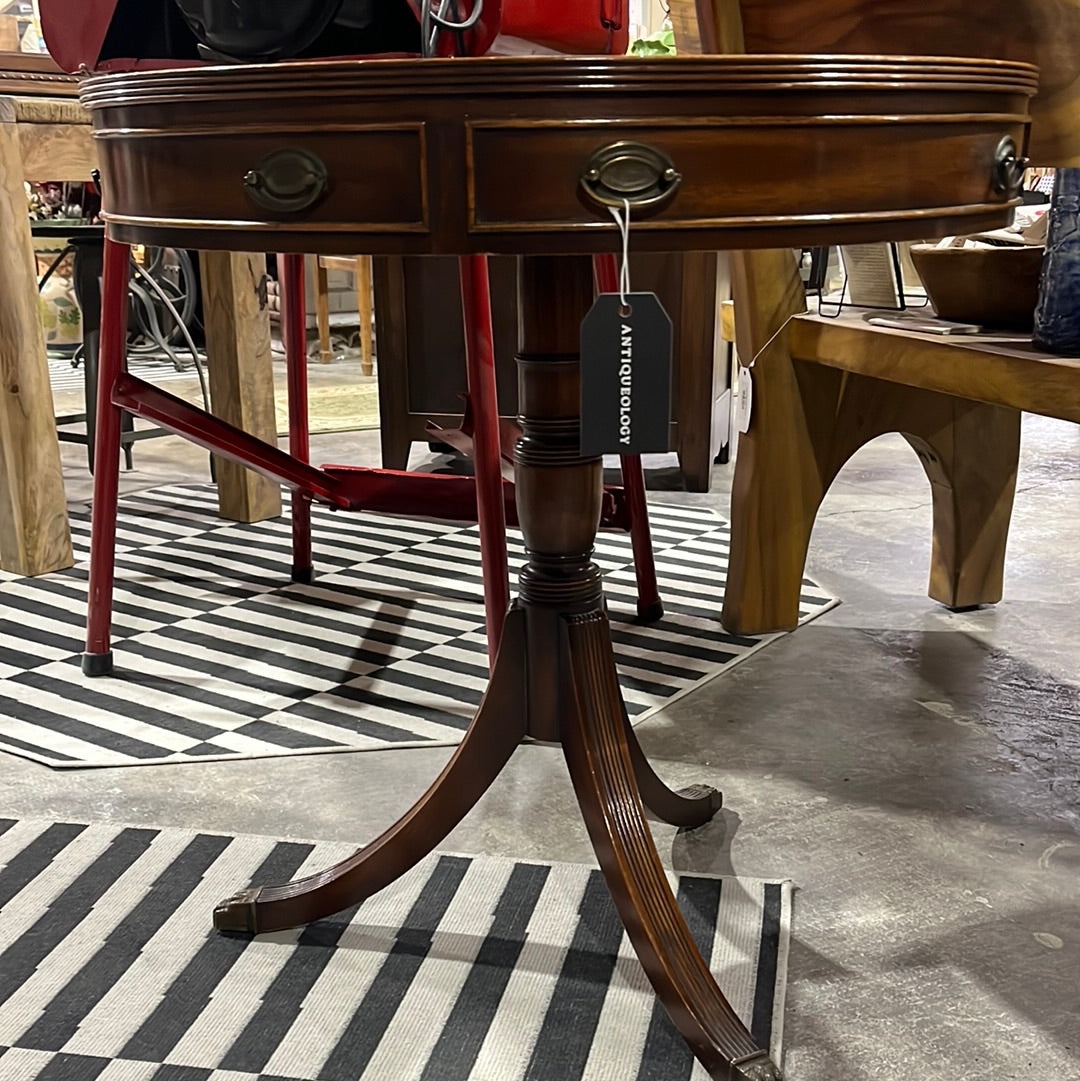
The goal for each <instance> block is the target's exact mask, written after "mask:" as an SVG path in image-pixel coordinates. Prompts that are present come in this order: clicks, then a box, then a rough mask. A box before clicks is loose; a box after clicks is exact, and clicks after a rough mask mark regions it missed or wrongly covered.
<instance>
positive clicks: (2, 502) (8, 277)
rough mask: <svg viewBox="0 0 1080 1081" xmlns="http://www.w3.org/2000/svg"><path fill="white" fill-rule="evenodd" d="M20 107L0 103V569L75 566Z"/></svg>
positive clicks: (29, 571)
mask: <svg viewBox="0 0 1080 1081" xmlns="http://www.w3.org/2000/svg"><path fill="white" fill-rule="evenodd" d="M15 121H16V117H15V108H14V104H13V103H12V102H10V101H8V100H6V99H0V567H2V568H3V569H4V570H6V571H11V572H13V573H15V574H45V573H46V572H48V571H54V570H60V569H61V568H63V567H70V566H71V564H72V562H73V558H72V552H71V535H70V533H69V531H68V521H67V505H66V503H65V500H64V482H63V476H62V474H61V470H60V444H59V443H58V442H57V438H56V420H55V417H54V414H53V404H52V390H51V388H50V386H49V369H48V364H47V362H46V359H45V336H44V333H43V331H42V328H41V316H40V312H39V308H38V296H37V287H36V286H37V282H36V274H35V272H34V252H33V244H32V242H31V238H30V223H29V218H28V215H27V209H26V197H25V195H24V190H23V164H22V153H21V150H20V147H19V137H18V130H17V126H16V122H15Z"/></svg>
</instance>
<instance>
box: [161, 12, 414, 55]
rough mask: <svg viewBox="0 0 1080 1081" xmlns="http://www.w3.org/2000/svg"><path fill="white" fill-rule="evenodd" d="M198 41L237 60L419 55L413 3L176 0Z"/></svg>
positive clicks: (218, 52)
mask: <svg viewBox="0 0 1080 1081" xmlns="http://www.w3.org/2000/svg"><path fill="white" fill-rule="evenodd" d="M175 3H176V5H177V7H178V8H179V9H180V14H181V15H182V16H183V19H184V21H185V23H186V24H187V25H188V27H189V28H190V30H191V32H192V34H193V35H194V36H195V38H196V39H197V40H198V41H199V42H200V43H201V44H202V45H203V46H204V47H205V48H206V49H209V50H211V51H212V52H214V53H216V54H218V55H220V56H224V57H229V58H233V59H236V60H281V59H286V58H289V57H299V56H306V57H317V56H343V55H344V56H349V55H364V54H371V53H380V52H413V51H415V50H416V49H417V48H418V43H419V28H418V25H417V21H416V18H415V16H414V15H413V14H412V12H411V11H410V9H409V6H408V3H407V0H175Z"/></svg>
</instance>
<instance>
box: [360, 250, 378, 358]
mask: <svg viewBox="0 0 1080 1081" xmlns="http://www.w3.org/2000/svg"><path fill="white" fill-rule="evenodd" d="M372 303H373V302H372V293H371V256H370V255H361V256H358V257H357V260H356V310H357V311H358V312H359V313H360V370H361V372H363V374H364V375H373V374H374V373H375V351H374V348H373V344H372V340H371V338H372V330H371V309H372Z"/></svg>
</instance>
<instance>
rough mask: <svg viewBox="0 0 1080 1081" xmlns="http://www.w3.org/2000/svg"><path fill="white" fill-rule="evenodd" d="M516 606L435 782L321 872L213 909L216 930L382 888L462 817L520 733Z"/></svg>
mask: <svg viewBox="0 0 1080 1081" xmlns="http://www.w3.org/2000/svg"><path fill="white" fill-rule="evenodd" d="M524 686H525V624H524V613H523V612H521V611H520V610H516V609H515V610H513V611H511V612H510V613H509V615H508V616H507V619H506V623H505V628H504V631H503V639H502V644H501V646H500V648H499V655H498V659H497V660H496V663H495V670H494V672H493V673H492V676H491V683H490V684H489V686H488V691H487V694H486V695H485V696H484V700H483V702H481V704H480V709H479V710H478V711H477V714H476V716H475V717H474V718H473V722H472V724H471V725H470V726H469V729H468V731H467V732H466V733H465V738H464V739H463V740H462V742H461V744H460V746H459V747H458V749H457V750H456V751H455V752H454V755H453V757H452V758H451V759H450V761H449V762H448V763H447V764H446V766H445V768H444V769H443V771H442V773H440V774H439V776H438V777H437V778H436V780H435V783H434V784H433V785H432V786H431V787H430V788H429V789H428V790H427V792H425V793H424V795H423V796H422V797H421V798H420V800H419V801H418V802H417V803H416V804H414V805H413V807H412V808H411V809H410V810H409V811H408V812H407V813H406V814H405V815H404V816H403V817H402V818H400V819H399V820H398V821H397V822H396V823H394V825H393V826H391V827H390V828H389V829H388V830H386V832H385V833H383V834H382V835H381V836H380V837H378V838H376V840H374V841H372V842H371V844H370V845H368V846H367V847H365V848H362V849H360V850H359V851H358V852H356V853H354V854H353V855H352V856H350V857H349V858H348V859H345V860H343V861H342V862H341V863H339V864H337V865H335V866H334V867H328V868H327V869H326V870H325V871H320V872H319V873H318V874H314V875H310V876H308V877H307V878H303V879H299V880H298V881H296V882H289V883H287V884H286V885H283V886H256V887H255V888H254V889H250V890H244V891H243V892H242V893H238V894H237V895H236V896H234V897H230V898H228V900H226V901H223V902H222V903H221V904H220V905H218V907H217V908H216V909H215V911H214V926H215V927H217V929H218V930H219V931H246V932H249V933H251V934H262V933H264V932H267V931H280V930H282V929H283V928H286V927H296V926H297V925H298V924H302V923H310V922H312V921H313V920H319V919H323V918H324V917H326V916H330V915H332V914H333V913H335V912H340V911H341V910H342V909H343V908H348V907H349V906H350V905H355V904H357V903H358V902H360V901H362V900H364V898H365V897H370V896H371V895H372V894H374V893H378V892H379V890H381V889H384V888H385V887H386V886H388V885H389V884H390V883H391V882H393V881H394V880H395V879H396V878H398V877H399V876H400V875H403V874H404V873H405V872H406V871H408V870H409V869H410V868H411V867H413V866H415V865H416V864H417V863H418V862H419V861H420V860H421V859H423V858H424V856H426V855H427V854H428V853H429V852H431V851H432V849H434V848H435V846H436V845H437V844H439V842H440V841H442V840H443V838H445V837H446V835H447V834H448V833H449V832H450V831H451V830H452V829H453V828H454V827H455V826H456V825H457V824H458V823H459V822H460V821H461V820H462V819H463V818H464V817H465V815H466V814H468V812H469V811H470V810H471V809H472V807H473V805H474V804H475V803H476V801H477V800H478V799H479V798H480V797H481V796H482V795H483V794H484V792H485V791H487V789H488V787H489V785H490V784H491V782H492V781H493V780H494V779H495V778H496V777H497V776H498V775H499V772H500V771H501V770H502V768H503V766H505V765H506V763H507V761H508V760H509V758H510V755H511V754H513V753H514V748H516V747H517V745H518V744H519V743H520V742H521V738H522V736H523V735H524V733H525V716H526V711H525V702H524Z"/></svg>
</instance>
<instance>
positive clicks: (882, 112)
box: [82, 56, 1036, 1081]
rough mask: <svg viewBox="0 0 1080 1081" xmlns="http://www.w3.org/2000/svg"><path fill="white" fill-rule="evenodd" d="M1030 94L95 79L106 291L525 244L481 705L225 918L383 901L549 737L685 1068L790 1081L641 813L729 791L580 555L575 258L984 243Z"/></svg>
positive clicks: (691, 810) (994, 223)
mask: <svg viewBox="0 0 1080 1081" xmlns="http://www.w3.org/2000/svg"><path fill="white" fill-rule="evenodd" d="M1035 84H1036V76H1035V71H1034V69H1033V68H1031V67H1028V66H1026V65H1022V64H1016V63H1003V62H990V61H976V60H959V59H929V60H928V59H918V60H913V59H905V58H882V57H868V58H860V57H842V58H841V57H796V56H789V57H785V56H773V57H754V56H731V57H679V58H675V59H670V58H665V59H660V60H639V59H634V58H615V59H612V58H604V59H578V58H553V59H549V58H542V59H540V58H530V59H491V58H481V59H470V60H447V61H443V60H425V61H419V60H367V61H351V62H317V63H290V64H282V65H276V66H269V65H267V66H253V67H229V68H202V69H186V70H176V71H163V72H152V73H137V74H130V75H121V76H107V77H100V78H95V79H91V80H89V81H88V82H87V83H85V84H84V86H83V89H82V98H83V101H84V103H85V104H86V105H87V106H88V107H89V108H90V110H91V112H92V114H93V119H94V126H95V136H96V138H97V140H98V141H99V148H100V153H101V160H102V164H103V171H104V176H105V207H104V209H105V214H106V220H107V224H108V233H109V237H110V250H109V253H107V257H106V269H105V277H106V280H105V292H106V294H107V295H108V294H109V293H110V290H113V291H115V290H116V289H117V288H118V283H119V282H120V281H121V278H126V268H127V248H126V245H128V244H134V243H144V244H171V245H183V246H187V247H191V248H230V247H235V248H238V249H242V250H245V251H246V250H265V251H276V252H306V253H346V254H351V253H355V252H357V251H363V252H365V253H372V254H402V253H411V254H436V253H452V254H457V255H467V254H477V255H479V254H483V253H490V252H506V253H513V254H517V255H520V256H521V258H520V260H519V283H520V296H521V298H522V301H521V312H520V352H519V356H518V362H519V380H520V411H521V418H520V422H521V426H522V431H523V434H522V437H521V439H520V440H519V442H518V444H517V448H516V453H515V475H516V490H517V504H518V517H519V520H520V524H521V528H522V532H523V534H524V538H525V544H526V547H527V550H528V555H529V560H528V563H527V565H526V566H525V569H524V570H523V572H522V574H521V577H520V582H519V592H518V597H517V600H516V601H515V602H514V604H513V606H512V608H511V611H510V613H509V615H508V617H507V620H506V624H505V629H504V632H503V636H502V640H501V645H500V648H499V652H498V659H497V661H496V664H495V667H494V670H493V674H492V677H491V683H490V686H489V689H488V693H487V695H486V697H485V699H484V701H483V704H482V705H481V707H480V709H479V712H478V713H477V714H476V717H475V718H474V720H473V722H472V724H471V726H470V727H469V729H468V731H467V733H466V734H465V737H464V739H463V741H462V743H461V745H460V746H459V747H458V749H457V751H456V752H455V754H454V755H453V757H452V758H451V759H450V761H449V763H448V765H447V766H446V768H445V769H444V770H443V772H442V773H441V774H440V776H439V777H438V778H437V779H436V781H435V782H434V784H433V785H432V787H431V788H430V789H429V790H428V791H427V793H426V794H425V795H424V796H423V797H422V799H421V800H420V801H419V802H418V803H417V804H416V805H415V806H414V807H413V809H412V810H410V811H409V812H408V813H407V814H406V815H405V816H404V817H403V818H402V819H401V820H400V821H399V822H398V823H396V824H395V825H394V826H392V827H391V828H390V829H389V830H387V831H386V832H385V833H384V834H383V835H382V836H381V837H379V838H377V839H376V840H374V841H373V842H372V843H371V844H369V845H367V846H366V847H365V848H363V849H361V850H360V851H358V852H357V853H356V854H355V855H354V856H352V857H351V858H350V859H347V860H345V861H344V862H342V863H340V864H338V865H337V866H335V867H332V868H329V869H327V870H326V871H323V872H322V873H320V874H317V875H314V876H311V877H310V878H307V879H304V880H302V881H299V882H292V883H289V884H286V885H271V886H262V887H259V888H256V889H253V890H247V891H244V892H243V893H240V894H238V895H237V896H235V897H232V898H230V899H228V900H227V901H225V902H223V903H222V904H221V905H220V906H219V908H218V909H217V911H216V913H215V922H216V924H217V926H218V927H219V928H222V929H227V930H232V931H246V932H251V933H257V932H262V931H271V930H274V929H278V928H283V927H287V926H293V925H296V924H298V923H304V922H307V921H310V920H315V919H318V918H321V917H324V916H326V915H329V914H331V913H333V912H336V911H339V910H340V909H343V908H345V907H347V906H349V905H352V904H355V903H357V902H358V901H360V900H362V899H363V898H365V897H368V896H370V895H371V894H373V893H375V892H376V891H378V890H380V889H382V888H383V887H384V886H386V885H387V884H389V883H390V882H392V881H393V880H394V879H395V878H397V877H398V876H399V875H401V874H402V873H404V872H405V871H406V870H408V869H409V868H410V867H411V866H412V865H413V864H415V863H416V861H417V860H419V859H420V858H422V857H423V856H424V855H425V854H427V853H428V852H429V851H431V850H432V849H433V848H434V847H435V846H436V845H438V844H439V843H440V842H441V841H442V839H443V838H444V837H445V836H446V835H447V834H448V833H449V832H450V830H451V829H452V828H453V827H454V826H455V825H456V824H457V823H458V822H459V821H460V820H461V818H462V817H463V816H464V815H465V814H466V813H467V812H468V810H469V808H470V807H472V806H473V804H474V803H475V802H476V801H477V799H478V798H479V797H480V796H481V794H482V793H483V792H484V791H485V789H486V788H487V787H488V786H489V784H490V783H491V782H492V780H493V779H494V778H495V777H496V776H497V775H498V773H499V772H500V771H501V769H502V767H503V766H504V765H505V763H506V761H507V760H508V758H509V756H510V755H511V754H512V753H513V751H514V749H515V748H516V747H517V746H518V745H519V744H520V742H521V741H522V739H523V738H524V737H526V736H530V737H533V738H536V739H539V740H545V741H551V742H556V743H559V744H561V746H562V747H563V750H564V753H565V757H566V762H567V766H568V768H569V773H570V777H571V780H572V782H573V785H574V788H575V791H576V793H577V797H578V801H579V803H580V805H581V809H582V813H583V815H584V818H585V822H586V825H587V827H588V830H589V834H590V836H591V838H592V841H593V844H594V847H595V849H596V853H597V857H598V859H599V862H600V865H601V867H602V869H603V872H604V875H605V877H606V880H607V882H608V884H609V886H610V888H611V892H612V895H613V897H614V900H615V903H616V906H617V908H618V910H619V913H620V915H621V916H622V919H623V921H624V923H625V924H626V928H627V931H628V933H629V935H630V938H631V940H632V942H633V944H634V947H635V949H636V950H637V953H638V956H639V957H640V959H641V962H642V964H643V966H644V968H645V970H646V972H647V973H648V975H649V978H650V979H651V981H652V983H653V985H654V987H655V988H656V991H657V994H658V995H659V996H660V998H661V999H662V1001H663V1002H664V1004H665V1006H666V1007H667V1009H668V1010H669V1012H670V1014H671V1016H672V1018H673V1020H674V1022H675V1024H676V1025H677V1026H678V1028H679V1030H680V1031H681V1032H682V1034H683V1036H684V1037H685V1038H686V1040H687V1041H688V1043H689V1044H690V1046H691V1047H692V1049H693V1051H694V1053H695V1054H696V1055H697V1057H698V1058H699V1059H700V1060H701V1062H702V1063H703V1064H704V1065H705V1067H706V1068H707V1069H708V1070H709V1071H710V1073H711V1075H712V1076H713V1077H714V1078H723V1079H727V1078H743V1079H753V1081H768V1079H775V1078H779V1070H778V1069H777V1068H776V1066H775V1065H774V1064H773V1063H772V1062H771V1061H770V1060H769V1058H768V1055H767V1053H766V1052H765V1051H763V1050H762V1049H761V1048H759V1047H757V1046H756V1044H755V1042H754V1040H753V1038H752V1037H751V1036H750V1034H749V1033H748V1032H747V1030H746V1029H745V1027H744V1026H743V1024H742V1023H741V1022H740V1021H739V1019H738V1018H737V1017H736V1016H735V1014H734V1013H733V1012H732V1010H731V1008H730V1006H729V1005H728V1003H727V1001H726V1000H725V998H724V996H723V994H722V993H721V991H720V990H719V988H718V987H717V985H716V983H715V982H714V980H713V978H712V976H711V974H710V973H709V970H708V967H707V965H706V964H705V962H704V961H703V959H702V957H701V955H700V954H699V952H698V950H697V948H696V946H695V945H694V942H693V939H692V938H691V935H690V932H689V930H688V928H687V925H686V923H685V921H684V920H683V917H682V915H681V914H680V912H679V909H678V906H677V905H676V902H675V899H674V897H673V895H672V893H671V890H670V888H669V886H668V883H667V880H666V878H665V875H664V871H663V867H662V864H661V862H660V858H659V856H658V854H657V851H656V848H655V845H654V843H653V840H652V837H651V835H650V833H649V829H648V826H647V824H646V821H645V809H646V807H647V808H649V809H650V810H651V811H652V812H653V813H655V814H657V815H658V816H659V817H661V818H663V819H665V820H666V821H668V822H672V823H676V824H678V825H681V826H688V827H693V826H697V825H701V824H703V823H704V822H706V821H708V820H709V819H710V818H711V817H712V816H713V815H714V814H715V813H716V811H717V809H718V808H719V806H720V796H719V793H717V792H716V791H715V790H713V789H709V788H695V789H691V790H684V791H682V792H673V791H671V790H670V789H669V788H667V786H666V785H665V784H664V783H663V782H662V781H661V780H660V778H659V777H658V776H657V775H656V774H655V773H654V772H653V771H652V769H651V767H650V766H649V764H648V762H647V761H646V759H645V756H644V754H643V753H642V751H641V749H640V747H639V746H638V743H637V740H636V738H635V736H634V734H633V731H632V729H631V727H630V724H629V722H628V719H627V714H626V710H625V708H624V706H623V701H622V697H621V693H620V689H619V683H618V677H617V674H616V671H615V665H614V659H613V654H612V647H611V637H610V631H609V626H608V620H607V616H606V614H605V611H604V607H603V594H602V588H601V577H600V572H599V570H598V568H597V566H596V564H595V563H593V562H592V559H591V555H592V548H593V542H594V538H595V533H596V528H597V523H598V520H599V516H600V500H601V460H600V458H598V457H583V456H582V455H581V454H580V451H579V404H578V388H579V356H578V354H579V331H580V326H581V322H582V318H583V316H584V315H585V313H586V312H587V311H588V309H589V307H590V306H591V304H592V302H593V296H594V294H593V278H592V266H591V261H590V258H589V257H590V256H591V255H593V254H595V253H602V252H613V251H615V250H616V249H617V246H618V233H617V230H616V228H615V225H614V223H613V221H612V219H611V215H610V214H609V212H608V207H609V206H611V205H616V206H623V205H624V202H623V201H624V200H626V201H628V202H629V204H630V207H631V211H632V218H633V224H632V225H631V231H630V243H631V245H632V246H633V248H634V249H636V250H643V249H648V250H656V251H683V250H714V249H719V248H747V247H797V246H810V245H817V244H844V243H856V242H866V241H876V240H885V239H906V238H921V237H927V236H932V235H936V234H946V233H964V232H974V231H977V230H981V229H984V228H996V227H1000V226H1001V225H1003V224H1005V223H1006V222H1007V221H1008V220H1009V217H1010V214H1011V208H1012V207H1013V206H1015V205H1016V204H1017V202H1018V201H1019V200H1018V192H1019V183H1020V178H1021V175H1022V169H1023V161H1022V154H1023V148H1024V145H1025V140H1026V133H1027V123H1028V102H1029V99H1030V97H1031V95H1032V94H1033V93H1034V90H1035ZM106 313H107V309H106ZM102 351H103V357H102V372H103V376H102V378H103V379H104V380H106V382H107V384H108V385H107V386H106V388H105V391H104V393H105V396H106V401H107V405H108V407H109V408H112V409H113V410H114V411H115V410H116V409H117V408H118V407H119V406H123V407H124V408H127V409H129V410H133V411H139V412H143V413H144V414H145V415H149V416H153V417H154V419H156V420H158V421H159V422H161V423H164V424H165V425H166V426H171V427H172V428H173V429H174V430H176V431H179V432H180V433H181V434H185V435H187V436H188V437H190V438H193V439H196V440H198V441H200V442H202V443H204V444H206V445H208V446H210V447H211V448H212V449H214V450H216V451H218V452H221V453H227V454H230V455H231V456H232V457H234V458H236V459H237V460H240V461H244V462H245V463H247V464H256V465H258V466H259V467H260V468H262V469H263V471H264V472H268V473H270V474H271V475H273V476H277V477H278V478H279V479H281V480H282V481H283V482H285V483H289V484H292V485H293V486H294V487H297V488H298V489H299V490H300V491H301V492H304V493H306V494H307V495H310V496H311V497H313V498H315V499H323V500H325V501H327V502H329V503H331V504H333V505H342V506H347V501H346V502H344V503H343V502H342V501H341V499H340V498H339V497H340V490H339V489H338V488H335V484H337V483H338V482H339V481H340V478H339V477H335V476H334V475H333V474H332V473H328V472H325V471H320V470H315V469H312V468H311V467H310V466H306V465H304V464H303V463H295V462H292V461H291V459H288V456H286V455H284V454H282V453H281V452H278V451H276V449H272V448H265V449H263V450H260V449H258V448H254V447H253V445H252V441H251V440H250V437H248V438H247V439H246V441H245V438H244V437H243V435H242V433H235V432H228V431H226V427H227V426H225V427H223V426H222V425H221V424H220V422H216V423H212V422H211V421H209V420H208V419H207V420H203V421H200V420H199V418H198V416H196V415H195V414H196V412H197V411H194V410H192V408H191V407H184V409H183V410H181V409H180V407H179V406H176V407H175V408H174V407H172V406H169V405H168V402H167V401H166V399H167V396H164V397H162V396H161V394H160V392H157V396H155V394H154V392H153V391H152V390H151V389H149V388H147V387H146V386H145V384H141V383H140V382H139V381H138V380H135V379H133V378H132V377H130V376H128V375H126V374H125V373H124V372H123V371H122V367H123V359H122V355H121V354H122V335H121V334H120V333H118V332H112V331H110V328H109V327H108V325H107V324H106V325H105V326H104V327H103V342H102ZM106 352H108V353H109V357H108V358H107V357H106V356H105V354H106ZM584 362H585V363H588V358H587V357H586V358H584ZM99 423H100V422H99ZM102 430H103V428H102V426H99V436H100V433H101V432H102ZM109 453H112V454H113V456H115V451H113V450H112V448H111V447H109V446H108V445H107V444H105V445H103V444H102V443H101V442H100V441H99V452H98V462H99V466H98V471H97V476H96V477H95V485H96V488H95V503H96V504H97V505H104V503H105V502H107V501H108V500H109V499H110V498H111V499H112V500H113V502H114V503H115V497H116V489H115V485H116V478H115V471H113V470H111V469H110V468H109V467H108V464H107V463H108V461H109V457H108V455H109ZM301 467H302V468H301ZM335 501H336V502H335ZM96 527H97V522H96V520H95V529H96ZM107 542H108V538H107V537H104V538H103V537H100V536H95V544H99V543H107ZM111 574H112V572H111V559H110V563H109V567H108V568H107V569H102V568H101V567H99V566H97V565H95V569H94V571H93V572H92V578H91V591H92V593H94V592H95V591H97V592H98V593H100V591H102V590H105V591H110V590H111V588H112V578H111Z"/></svg>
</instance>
